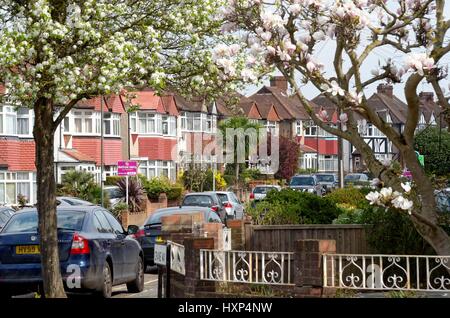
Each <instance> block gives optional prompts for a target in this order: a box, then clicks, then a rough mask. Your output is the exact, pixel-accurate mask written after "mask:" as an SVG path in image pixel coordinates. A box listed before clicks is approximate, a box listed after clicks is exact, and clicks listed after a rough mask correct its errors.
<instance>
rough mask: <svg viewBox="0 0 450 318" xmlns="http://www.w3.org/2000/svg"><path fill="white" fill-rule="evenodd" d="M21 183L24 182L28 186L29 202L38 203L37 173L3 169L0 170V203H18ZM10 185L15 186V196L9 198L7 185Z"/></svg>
mask: <svg viewBox="0 0 450 318" xmlns="http://www.w3.org/2000/svg"><path fill="white" fill-rule="evenodd" d="M19 184H24V185H27V186H28V192H29V195H28V197H27V199H28V203H29V204H34V203H36V191H37V185H36V173H35V172H30V171H17V172H10V171H1V172H0V203H3V204H17V203H18V202H17V196H18V195H19V194H23V193H19V187H18V185H19ZM8 185H13V186H14V198H10V200H8V201H7V200H6V199H7V195H6V192H7V187H8Z"/></svg>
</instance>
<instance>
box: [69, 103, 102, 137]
mask: <svg viewBox="0 0 450 318" xmlns="http://www.w3.org/2000/svg"><path fill="white" fill-rule="evenodd" d="M100 116H101V115H100V112H97V111H94V110H84V109H73V110H72V111H71V112H70V113H69V115H68V116H67V117H66V118H68V120H67V119H64V121H63V131H64V134H71V135H75V136H81V135H83V136H100V129H101V127H100ZM77 119H79V120H81V131H76V130H75V127H76V126H75V121H76V120H77ZM87 121H91V125H92V131H91V132H87V131H86V126H87V125H86V122H87ZM66 123H68V124H69V130H68V131H67V130H66V129H65V124H66Z"/></svg>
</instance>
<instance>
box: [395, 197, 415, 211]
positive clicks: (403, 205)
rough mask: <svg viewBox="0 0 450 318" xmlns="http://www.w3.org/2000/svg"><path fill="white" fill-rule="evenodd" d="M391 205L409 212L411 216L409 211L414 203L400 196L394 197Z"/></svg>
mask: <svg viewBox="0 0 450 318" xmlns="http://www.w3.org/2000/svg"><path fill="white" fill-rule="evenodd" d="M391 203H392V205H393V207H394V208H397V209H400V210H405V211H409V213H410V214H411V210H412V208H413V206H414V203H413V202H412V201H411V200H408V199H406V198H404V197H402V196H401V195H400V196H398V197H396V198H395V199H394V200H392V202H391Z"/></svg>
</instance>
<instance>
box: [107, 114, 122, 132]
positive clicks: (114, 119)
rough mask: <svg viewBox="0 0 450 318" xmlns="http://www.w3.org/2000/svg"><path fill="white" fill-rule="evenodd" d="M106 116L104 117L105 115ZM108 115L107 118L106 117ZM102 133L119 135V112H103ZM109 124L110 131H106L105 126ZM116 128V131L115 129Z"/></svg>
mask: <svg viewBox="0 0 450 318" xmlns="http://www.w3.org/2000/svg"><path fill="white" fill-rule="evenodd" d="M105 116H106V117H105ZM107 117H109V118H107ZM103 125H104V127H103V134H104V135H105V136H112V137H120V114H117V113H104V114H103ZM107 126H109V131H110V133H106V127H107ZM115 128H117V131H115Z"/></svg>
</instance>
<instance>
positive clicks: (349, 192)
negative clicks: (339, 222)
mask: <svg viewBox="0 0 450 318" xmlns="http://www.w3.org/2000/svg"><path fill="white" fill-rule="evenodd" d="M326 197H327V198H328V199H330V200H331V201H332V202H334V203H336V204H345V205H348V208H349V209H351V207H354V208H360V209H363V208H365V207H367V206H368V205H369V202H368V201H367V199H366V198H365V194H363V192H362V191H361V190H360V189H357V188H353V187H349V188H341V189H336V190H334V191H332V192H331V193H329V194H327V195H326Z"/></svg>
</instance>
